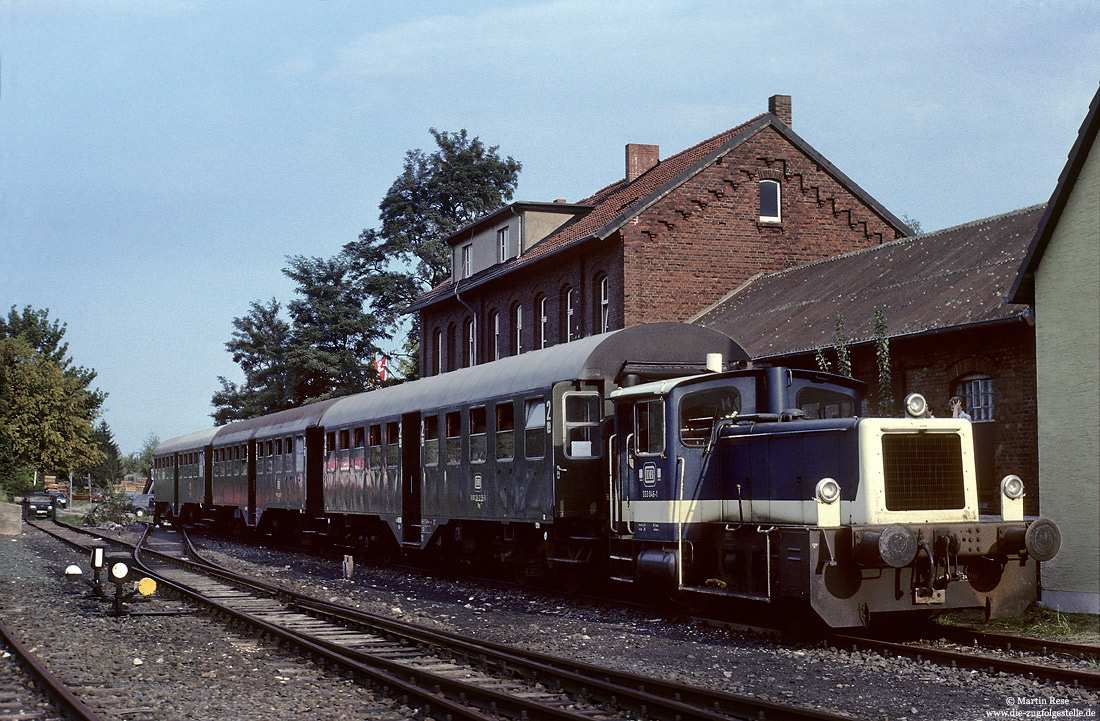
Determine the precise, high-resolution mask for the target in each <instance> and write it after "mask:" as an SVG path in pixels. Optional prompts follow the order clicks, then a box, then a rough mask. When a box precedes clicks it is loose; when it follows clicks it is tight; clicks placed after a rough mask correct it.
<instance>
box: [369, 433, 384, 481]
mask: <svg viewBox="0 0 1100 721" xmlns="http://www.w3.org/2000/svg"><path fill="white" fill-rule="evenodd" d="M367 439H368V445H369V454H368V457H369V459H370V469H371V470H372V471H377V470H378V469H380V468H381V467H382V426H378V425H374V426H371V427H370V434H369V435H368V436H367Z"/></svg>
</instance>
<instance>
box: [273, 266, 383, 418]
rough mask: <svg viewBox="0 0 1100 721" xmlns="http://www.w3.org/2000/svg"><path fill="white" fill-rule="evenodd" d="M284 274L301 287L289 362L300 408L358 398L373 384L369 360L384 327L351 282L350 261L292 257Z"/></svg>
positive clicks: (294, 305) (293, 305) (293, 309)
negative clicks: (352, 396) (327, 400)
mask: <svg viewBox="0 0 1100 721" xmlns="http://www.w3.org/2000/svg"><path fill="white" fill-rule="evenodd" d="M289 260H290V266H289V267H287V268H284V269H283V273H285V274H286V275H287V277H289V278H291V279H292V280H294V281H295V282H297V283H298V288H297V289H296V290H297V292H298V294H299V295H300V296H301V297H299V298H296V299H294V300H292V301H291V302H290V304H289V305H288V309H289V311H290V316H291V319H292V328H291V337H290V344H289V348H288V350H287V359H288V361H289V363H290V365H291V366H292V367H293V368H294V370H295V374H296V378H295V396H296V400H297V401H298V402H299V403H307V402H310V401H315V400H322V399H325V398H333V397H336V396H342V395H348V394H351V393H360V392H362V391H364V390H367V389H368V388H370V387H371V386H372V385H373V382H374V379H375V371H374V367H373V365H372V364H371V358H372V357H374V356H375V354H377V353H378V352H379V349H378V346H377V345H376V344H375V340H376V339H380V338H382V337H386V335H387V328H386V324H385V323H384V322H382V321H380V320H379V319H378V318H376V317H375V316H374V315H372V314H371V313H369V312H367V311H366V310H364V307H365V306H366V305H368V299H367V298H366V297H365V296H364V294H363V293H362V285H361V284H359V283H356V282H355V281H354V279H353V278H352V277H350V274H349V270H350V264H349V262H348V261H347V259H345V258H343V257H341V256H337V257H336V258H333V259H329V260H325V259H322V258H305V257H302V256H295V257H293V258H290V259H289Z"/></svg>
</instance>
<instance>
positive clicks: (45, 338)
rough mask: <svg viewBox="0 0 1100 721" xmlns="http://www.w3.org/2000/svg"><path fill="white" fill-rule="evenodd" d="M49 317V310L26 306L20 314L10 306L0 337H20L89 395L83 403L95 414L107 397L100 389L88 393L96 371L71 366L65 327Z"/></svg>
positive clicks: (0, 322)
mask: <svg viewBox="0 0 1100 721" xmlns="http://www.w3.org/2000/svg"><path fill="white" fill-rule="evenodd" d="M49 315H50V310H49V308H46V309H44V310H35V309H34V308H33V307H32V306H29V305H28V306H25V307H24V308H23V310H22V311H19V310H16V307H15V306H14V305H13V306H12V307H11V310H9V311H8V317H7V320H5V319H4V318H0V338H22V339H23V341H24V342H26V343H27V344H28V345H30V347H31V348H34V349H36V350H38V351H39V352H40V353H41V354H42V355H43V356H45V357H46V358H48V359H49V360H50V361H52V362H53V363H54V364H56V365H57V367H58V368H60V369H61V371H62V372H63V373H64V374H65V375H66V376H67V377H68V378H70V379H72V380H73V381H75V382H76V383H77V384H79V387H80V388H82V389H84V390H85V391H86V392H87V393H88V396H89V397H88V398H86V399H85V401H86V402H87V403H89V404H91V406H92V410H93V411H94V412H96V413H98V412H99V408H100V407H101V406H102V405H103V401H104V400H106V398H107V394H106V393H103V392H101V391H100V390H99V389H96V390H91V388H90V386H91V384H92V381H94V380H95V378H96V372H95V371H94V370H89V369H87V368H84V367H81V366H75V365H73V359H72V358H70V357H68V353H69V344H68V343H65V342H63V339H64V337H65V330H66V329H67V326H66V324H64V323H61V322H60V321H57V320H53V321H51V320H50V317H49Z"/></svg>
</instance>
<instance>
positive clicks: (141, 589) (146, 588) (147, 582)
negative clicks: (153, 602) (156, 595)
mask: <svg viewBox="0 0 1100 721" xmlns="http://www.w3.org/2000/svg"><path fill="white" fill-rule="evenodd" d="M137 590H138V593H140V594H141V595H142V596H151V595H152V594H153V592H154V591H156V590H157V582H156V581H154V580H153V579H151V578H143V579H141V580H140V581H138V589H137Z"/></svg>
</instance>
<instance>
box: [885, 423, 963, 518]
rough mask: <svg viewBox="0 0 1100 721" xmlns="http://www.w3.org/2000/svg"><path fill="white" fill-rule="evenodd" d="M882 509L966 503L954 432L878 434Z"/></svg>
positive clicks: (959, 443)
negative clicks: (879, 438) (882, 494)
mask: <svg viewBox="0 0 1100 721" xmlns="http://www.w3.org/2000/svg"><path fill="white" fill-rule="evenodd" d="M882 459H883V476H884V480H885V483H886V489H885V490H886V509H887V510H890V511H917V510H933V511H940V510H949V509H958V508H963V507H965V505H966V492H965V488H964V484H963V464H962V441H961V439H960V437H959V436H957V435H955V434H939V433H920V434H893V433H889V434H886V435H884V436H883V437H882Z"/></svg>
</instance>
